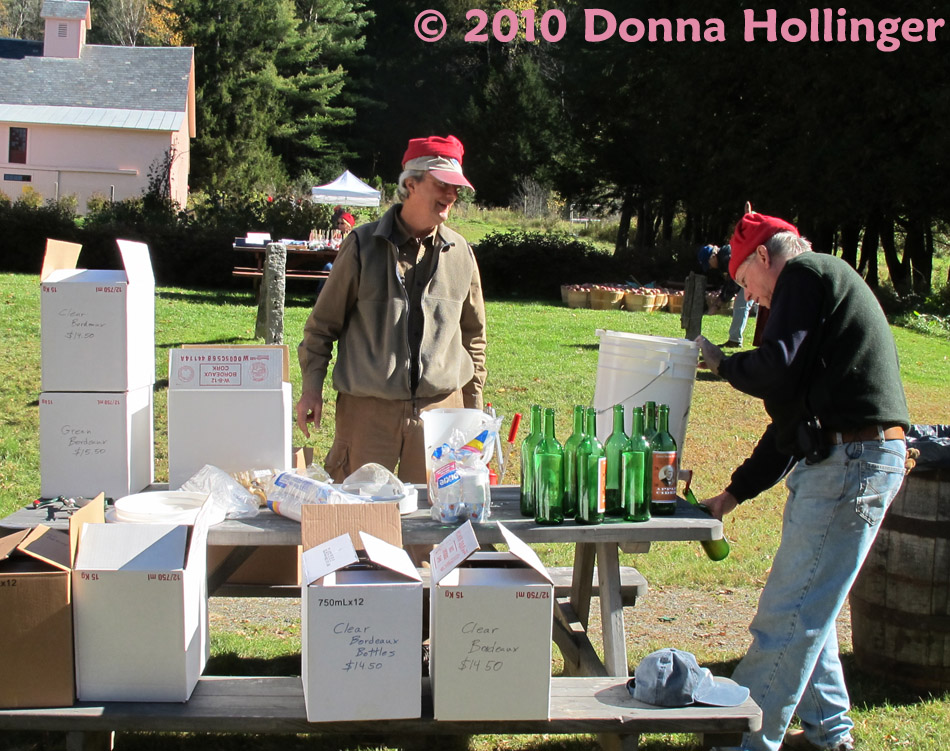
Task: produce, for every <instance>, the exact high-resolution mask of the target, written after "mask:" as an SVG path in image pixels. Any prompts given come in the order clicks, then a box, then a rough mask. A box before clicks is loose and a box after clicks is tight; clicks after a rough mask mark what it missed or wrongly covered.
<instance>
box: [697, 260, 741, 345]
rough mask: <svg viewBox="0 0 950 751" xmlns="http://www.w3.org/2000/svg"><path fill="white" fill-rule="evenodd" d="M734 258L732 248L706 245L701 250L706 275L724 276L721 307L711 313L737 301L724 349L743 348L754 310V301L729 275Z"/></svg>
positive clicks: (718, 306) (701, 264) (702, 265)
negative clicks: (716, 274)
mask: <svg viewBox="0 0 950 751" xmlns="http://www.w3.org/2000/svg"><path fill="white" fill-rule="evenodd" d="M731 256H732V247H731V246H730V245H723V246H722V247H721V248H720V247H718V246H716V245H704V246H703V247H701V248H700V249H699V254H698V258H699V265H700V266H701V267H702V269H703V273H704V274H708V273H709V272H710V270H714V271H718V272H720V275H721V276H722V290H721V291H720V293H719V305H717V306H716V308H715V310H710V312H711V313H716V312H718V310H719V308H720V307H722V306H723V305H728V304H729V301H730V300H733V299H735V302H734V303H733V307H732V325H731V326H730V327H729V339H727V340H726V342H725V343H724V344H722V345H721V346H722V347H731V348H736V347H741V346H742V336H743V334H744V332H745V326H746V323H747V322H748V320H749V311H750V310H751V308H752V301H751V300H747V299H746V295H745V290H743V289H742V287H740V286H739V285H738V284H736V283H735V281H734V280H733V279H732V277H730V276H729V274H728V273H727V269H728V268H729V259H730V258H731Z"/></svg>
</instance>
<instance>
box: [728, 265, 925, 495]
mask: <svg viewBox="0 0 950 751" xmlns="http://www.w3.org/2000/svg"><path fill="white" fill-rule="evenodd" d="M719 372H720V375H722V376H723V377H724V378H726V379H727V380H728V381H729V383H731V384H732V385H733V386H734V387H735V388H737V389H739V390H740V391H743V392H745V393H747V394H751V395H753V396H756V397H759V398H761V399H763V401H764V403H765V409H766V411H767V412H768V413H769V416H770V417H771V418H772V425H771V426H770V427H769V429H768V430H767V431H766V433H765V435H763V437H762V439H761V440H760V442H759V446H757V447H756V450H755V452H753V455H752V457H750V459H749V460H747V461H746V462H745V464H743V465H742V466H741V467H740V468H739V469H738V470H736V473H735V474H734V475H733V479H732V484H731V485H730V492H732V493H733V495H735V496H736V497H737V498H739V499H740V500H745V499H747V498H751V497H753V496H754V495H757V494H758V493H760V492H762V490H765V489H766V488H768V487H771V485H773V484H774V483H775V482H777V481H778V480H779V479H780V478H781V476H782V474H783V473H784V472H785V471H787V470H788V469H789V468H790V467H791V465H792V464H793V463H794V461H795V460H797V459H799V458H800V457H801V455H802V453H801V450H800V448H799V446H798V444H797V441H796V437H797V429H798V425H799V423H800V422H801V421H802V420H804V419H806V418H807V417H809V416H811V415H815V416H817V417H818V419H819V420H820V422H821V426H822V428H824V429H827V430H842V431H847V430H853V429H855V428H862V427H865V426H868V425H876V424H882V425H901V426H903V427H904V428H905V429H906V428H907V427H909V417H908V412H907V401H906V399H905V397H904V388H903V386H902V384H901V380H900V366H899V363H898V359H897V347H896V346H895V344H894V338H893V336H892V335H891V330H890V327H889V326H888V323H887V319H886V318H885V317H884V312H883V311H882V310H881V307H880V305H879V304H878V302H877V299H876V298H875V297H874V294H873V293H872V292H871V290H870V288H869V287H868V286H867V284H865V282H864V280H863V279H861V277H860V276H858V274H857V272H855V270H854V269H853V268H851V266H849V265H848V264H847V263H845V262H844V261H842V260H841V259H840V258H836V257H834V256H830V255H825V254H821V253H811V252H809V253H803V254H801V255H799V256H795V257H792V258H790V259H789V260H788V261H787V263H786V264H785V267H784V268H783V269H782V272H781V274H779V277H778V280H777V282H776V285H775V290H774V291H773V293H772V307H771V310H770V314H769V320H768V322H767V324H766V327H765V332H764V339H763V342H762V344H761V346H759V347H758V348H757V349H755V350H752V351H749V352H741V353H739V354H736V355H733V356H732V357H729V358H727V359H726V360H724V361H723V363H722V365H721V366H720V369H719ZM780 467H783V468H782V469H781V470H780V469H779V468H780Z"/></svg>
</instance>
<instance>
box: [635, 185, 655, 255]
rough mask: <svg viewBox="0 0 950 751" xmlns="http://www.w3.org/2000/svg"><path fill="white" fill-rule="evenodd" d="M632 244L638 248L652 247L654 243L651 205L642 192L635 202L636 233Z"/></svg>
mask: <svg viewBox="0 0 950 751" xmlns="http://www.w3.org/2000/svg"><path fill="white" fill-rule="evenodd" d="M634 245H635V246H636V247H638V248H652V247H653V246H654V245H656V236H655V235H654V232H653V207H652V206H651V204H650V201H649V199H647V198H646V196H644V195H642V194H641V195H640V200H639V201H638V202H637V234H636V240H635V241H634Z"/></svg>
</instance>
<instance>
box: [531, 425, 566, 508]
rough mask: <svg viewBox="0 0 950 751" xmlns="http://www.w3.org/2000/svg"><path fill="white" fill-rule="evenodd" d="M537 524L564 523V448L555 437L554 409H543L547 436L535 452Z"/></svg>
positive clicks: (544, 435)
mask: <svg viewBox="0 0 950 751" xmlns="http://www.w3.org/2000/svg"><path fill="white" fill-rule="evenodd" d="M534 488H535V491H534V502H535V515H534V521H535V522H536V523H537V524H560V523H561V522H562V521H564V449H563V448H562V447H561V444H560V443H558V440H557V438H556V437H555V436H554V410H553V409H552V408H551V407H548V408H547V409H546V410H544V434H543V435H542V437H541V442H540V443H539V444H538V446H537V448H535V450H534Z"/></svg>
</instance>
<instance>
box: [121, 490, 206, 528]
mask: <svg viewBox="0 0 950 751" xmlns="http://www.w3.org/2000/svg"><path fill="white" fill-rule="evenodd" d="M206 498H207V495H206V494H204V493H189V492H186V491H183V490H161V491H154V492H151V493H136V494H134V495H127V496H125V497H124V498H119V499H118V500H117V501H116V502H115V504H114V505H113V507H114V513H113V514H112V515H111V516H113V517H114V518H113V519H110V521H116V522H133V523H147V524H155V523H158V524H194V522H195V517H196V516H197V515H198V511H199V510H200V508H201V505H202V504H203V503H204V502H205V499H206Z"/></svg>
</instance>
